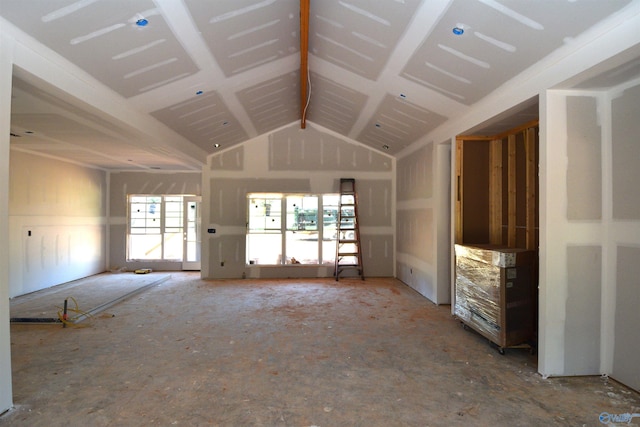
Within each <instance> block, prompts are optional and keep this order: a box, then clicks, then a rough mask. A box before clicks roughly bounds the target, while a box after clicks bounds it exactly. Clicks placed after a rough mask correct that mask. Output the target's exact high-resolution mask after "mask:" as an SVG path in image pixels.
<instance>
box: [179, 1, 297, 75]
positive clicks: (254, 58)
mask: <svg viewBox="0 0 640 427" xmlns="http://www.w3.org/2000/svg"><path fill="white" fill-rule="evenodd" d="M185 3H186V5H187V7H188V9H189V11H190V13H191V16H192V17H193V20H194V21H195V24H196V26H197V27H198V30H199V31H200V32H201V34H202V37H203V38H204V40H205V42H206V43H207V45H208V46H209V50H210V51H211V53H212V54H213V56H214V57H215V59H216V61H217V63H218V65H219V66H220V68H222V71H223V72H224V74H225V75H226V76H232V75H234V74H238V73H241V72H243V71H247V70H250V69H252V68H255V67H258V66H261V65H264V64H266V63H269V62H272V61H275V60H277V59H280V58H283V57H285V56H288V55H291V54H295V53H296V52H298V50H299V45H300V31H299V28H300V6H299V2H298V1H297V0H281V1H275V0H262V1H256V0H216V1H201V0H185Z"/></svg>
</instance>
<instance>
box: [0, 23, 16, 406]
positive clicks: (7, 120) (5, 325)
mask: <svg viewBox="0 0 640 427" xmlns="http://www.w3.org/2000/svg"><path fill="white" fill-rule="evenodd" d="M0 44H2V49H0V130H1V132H0V236H8V235H9V179H10V177H9V157H10V148H9V147H10V137H9V129H10V128H11V83H12V73H13V64H12V53H13V44H14V43H13V40H10V39H8V38H5V37H4V36H2V35H1V34H0ZM10 247H11V246H10V243H9V239H6V238H4V239H0V414H2V413H3V412H5V411H7V410H9V409H10V408H11V406H12V405H13V398H12V393H13V391H12V384H11V340H10V336H9V334H10V332H9V265H10V264H9V250H10Z"/></svg>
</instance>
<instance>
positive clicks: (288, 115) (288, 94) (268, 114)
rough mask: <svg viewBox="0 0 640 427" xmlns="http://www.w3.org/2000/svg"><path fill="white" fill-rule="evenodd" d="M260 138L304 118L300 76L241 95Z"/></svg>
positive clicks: (269, 82) (281, 78)
mask: <svg viewBox="0 0 640 427" xmlns="http://www.w3.org/2000/svg"><path fill="white" fill-rule="evenodd" d="M237 96H238V99H239V100H240V103H241V104H242V106H243V107H244V109H245V111H246V112H247V114H248V115H249V118H250V119H251V122H252V123H253V126H254V127H255V128H256V130H257V131H258V133H259V134H262V133H266V132H269V131H270V130H273V129H276V128H279V127H280V126H284V125H286V124H289V123H291V122H294V121H296V120H297V119H298V118H299V117H300V74H299V73H297V72H294V73H287V74H284V75H282V76H278V77H276V78H273V79H270V80H267V81H265V82H261V83H259V84H257V85H255V86H251V87H249V88H246V89H243V90H241V91H239V92H238V93H237Z"/></svg>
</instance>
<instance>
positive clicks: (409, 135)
mask: <svg viewBox="0 0 640 427" xmlns="http://www.w3.org/2000/svg"><path fill="white" fill-rule="evenodd" d="M446 119H447V118H446V117H444V116H441V115H439V114H437V113H434V112H432V111H429V110H427V109H424V108H422V107H419V106H417V105H415V104H412V103H410V102H409V101H407V100H406V99H405V98H401V97H397V96H393V95H389V94H387V96H386V97H385V98H384V99H383V101H382V102H381V103H380V105H379V106H378V109H377V110H376V112H375V114H374V115H373V116H371V119H370V120H369V122H368V123H367V125H366V126H365V128H364V129H363V130H362V132H361V133H360V135H359V136H358V138H357V140H358V141H360V142H362V143H364V144H367V145H369V146H370V147H372V148H374V149H376V150H380V149H381V148H383V149H384V150H386V151H388V152H389V153H390V154H394V153H397V152H398V151H400V150H402V149H403V148H405V147H407V146H408V145H409V144H411V143H412V142H414V141H416V140H417V139H418V138H420V137H421V136H422V135H424V134H426V133H428V132H429V131H430V130H432V129H435V128H436V127H437V126H438V125H440V124H442V123H444V121H445V120H446Z"/></svg>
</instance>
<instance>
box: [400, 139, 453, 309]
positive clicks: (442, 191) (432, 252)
mask: <svg viewBox="0 0 640 427" xmlns="http://www.w3.org/2000/svg"><path fill="white" fill-rule="evenodd" d="M447 147H448V149H447V150H444V151H442V152H441V151H440V150H438V148H437V147H436V145H435V144H428V145H426V146H424V147H422V148H421V149H420V150H418V151H416V152H414V153H413V155H411V156H408V157H405V158H403V159H401V160H399V161H398V167H397V175H396V176H397V177H396V182H397V206H396V208H397V213H396V215H397V218H396V236H397V244H396V251H397V252H396V275H397V276H396V277H398V279H400V280H402V281H403V282H404V283H406V284H407V285H409V286H411V287H412V288H413V289H415V290H416V291H418V292H419V293H420V294H422V295H424V296H425V297H427V298H428V299H430V300H431V301H433V302H434V303H436V304H446V303H449V302H451V294H450V292H449V286H450V283H449V282H448V281H447V282H445V283H442V280H446V279H447V278H448V277H449V274H448V266H449V264H448V262H449V259H450V258H449V254H448V252H446V251H437V250H436V248H437V247H439V244H438V242H439V241H441V242H442V243H446V244H448V243H449V240H448V237H449V236H448V230H447V229H446V228H447V225H448V224H449V210H448V197H449V190H448V188H449V186H448V185H447V183H448V182H449V173H450V171H449V169H448V164H449V161H448V157H447V156H448V155H450V146H447ZM438 160H441V161H443V162H440V161H438ZM437 163H438V166H437V167H436V164H437ZM443 208H444V211H443ZM439 224H440V226H439ZM439 230H440V233H439ZM443 239H444V240H443ZM445 247H446V246H445ZM439 260H440V262H439ZM445 263H446V264H445ZM442 264H444V265H446V268H445V269H444V270H443V269H439V265H440V266H442Z"/></svg>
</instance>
